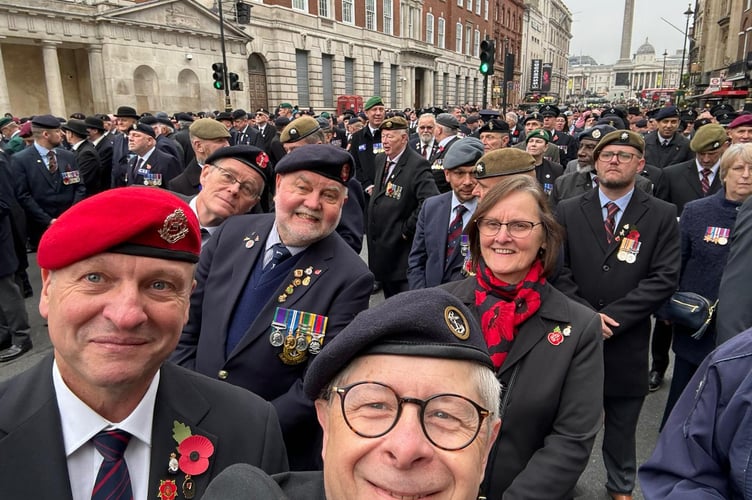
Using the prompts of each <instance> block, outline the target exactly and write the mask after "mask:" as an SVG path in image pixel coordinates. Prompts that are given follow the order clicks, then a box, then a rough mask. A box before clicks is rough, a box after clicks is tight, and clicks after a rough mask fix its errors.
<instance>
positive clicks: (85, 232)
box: [37, 186, 201, 270]
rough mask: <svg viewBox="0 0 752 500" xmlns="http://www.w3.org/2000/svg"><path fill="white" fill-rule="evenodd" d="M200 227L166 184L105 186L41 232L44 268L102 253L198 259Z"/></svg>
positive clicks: (183, 259) (38, 251) (39, 254)
mask: <svg viewBox="0 0 752 500" xmlns="http://www.w3.org/2000/svg"><path fill="white" fill-rule="evenodd" d="M200 251H201V231H200V228H199V224H198V219H196V215H195V214H194V213H193V210H191V208H190V207H189V206H188V205H187V204H186V203H185V202H184V201H183V200H181V199H180V198H178V197H177V196H175V195H174V194H171V193H169V192H167V191H164V190H162V189H156V188H149V187H137V186H134V187H127V188H117V189H111V190H109V191H105V192H103V193H100V194H97V195H94V196H92V197H91V198H87V199H85V200H83V201H82V202H80V203H77V204H75V205H73V206H72V207H71V208H69V209H68V210H66V211H65V212H64V213H63V214H62V215H61V216H60V217H59V218H58V219H57V220H56V221H55V222H54V223H53V224H52V225H51V226H50V227H49V228H48V229H47V231H45V233H44V235H43V236H42V239H41V241H40V242H39V248H38V250H37V260H38V262H39V267H42V268H44V269H50V270H55V269H61V268H63V267H66V266H69V265H70V264H73V263H74V262H78V261H80V260H84V259H87V258H89V257H92V256H94V255H97V254H100V253H103V252H113V253H124V254H128V255H141V256H145V257H154V258H158V259H167V260H179V261H184V262H194V263H195V262H198V255H199V252H200Z"/></svg>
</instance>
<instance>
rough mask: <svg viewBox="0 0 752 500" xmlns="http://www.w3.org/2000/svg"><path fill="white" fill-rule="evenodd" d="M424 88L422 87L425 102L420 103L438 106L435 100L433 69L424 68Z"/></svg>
mask: <svg viewBox="0 0 752 500" xmlns="http://www.w3.org/2000/svg"><path fill="white" fill-rule="evenodd" d="M422 86H423V88H422V89H421V95H422V96H423V103H420V104H421V106H422V105H423V104H429V103H430V104H431V106H436V105H437V104H436V102H434V98H433V97H434V89H433V86H434V78H433V71H431V70H428V69H426V70H424V71H423V82H422Z"/></svg>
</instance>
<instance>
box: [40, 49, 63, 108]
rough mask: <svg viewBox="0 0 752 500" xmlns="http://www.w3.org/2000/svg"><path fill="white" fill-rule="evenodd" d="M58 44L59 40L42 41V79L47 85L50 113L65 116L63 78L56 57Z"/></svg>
mask: <svg viewBox="0 0 752 500" xmlns="http://www.w3.org/2000/svg"><path fill="white" fill-rule="evenodd" d="M58 45H59V42H52V41H43V42H42V56H43V59H44V79H45V84H46V85H47V103H48V105H49V107H50V113H52V114H53V115H56V116H66V114H67V113H66V112H65V97H64V94H63V80H62V78H61V76H60V64H59V62H58V59H57V46H58Z"/></svg>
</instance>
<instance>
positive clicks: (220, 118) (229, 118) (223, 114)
mask: <svg viewBox="0 0 752 500" xmlns="http://www.w3.org/2000/svg"><path fill="white" fill-rule="evenodd" d="M223 120H226V121H232V115H231V114H230V113H228V112H227V111H222V112H221V113H219V114H218V115H217V121H223Z"/></svg>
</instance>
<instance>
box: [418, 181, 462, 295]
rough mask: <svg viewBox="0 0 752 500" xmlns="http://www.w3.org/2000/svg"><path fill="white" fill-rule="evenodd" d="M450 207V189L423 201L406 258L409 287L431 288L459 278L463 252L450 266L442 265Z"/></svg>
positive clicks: (458, 254)
mask: <svg viewBox="0 0 752 500" xmlns="http://www.w3.org/2000/svg"><path fill="white" fill-rule="evenodd" d="M451 210H452V192H451V191H450V192H448V193H443V194H440V195H438V196H432V197H430V198H428V199H427V200H426V201H425V202H423V206H422V207H421V209H420V213H419V214H418V223H417V224H416V226H415V238H414V239H413V246H412V248H411V250H410V256H409V257H408V259H407V281H408V284H409V285H410V290H416V289H418V288H430V287H432V286H437V285H440V284H442V283H447V282H449V281H454V280H457V279H460V278H462V274H461V271H462V263H463V257H462V252H460V251H457V252H455V253H454V255H452V260H451V262H449V265H448V266H445V265H444V264H445V262H444V261H445V260H446V246H447V232H448V231H449V217H450V215H451V214H450V212H451Z"/></svg>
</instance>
